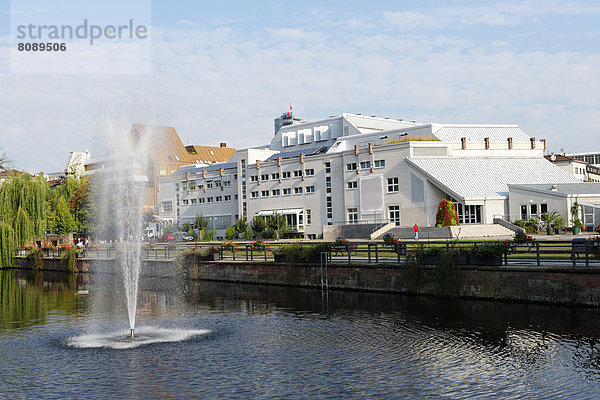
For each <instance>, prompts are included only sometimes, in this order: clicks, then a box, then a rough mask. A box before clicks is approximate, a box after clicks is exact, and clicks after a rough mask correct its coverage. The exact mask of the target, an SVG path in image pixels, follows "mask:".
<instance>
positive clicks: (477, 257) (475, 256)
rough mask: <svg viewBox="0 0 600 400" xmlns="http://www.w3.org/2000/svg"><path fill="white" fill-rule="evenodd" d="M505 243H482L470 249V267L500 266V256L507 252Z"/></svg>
mask: <svg viewBox="0 0 600 400" xmlns="http://www.w3.org/2000/svg"><path fill="white" fill-rule="evenodd" d="M507 250H508V249H507V243H506V242H484V243H482V244H480V245H475V246H473V248H472V249H471V264H472V265H502V255H504V253H505V252H506V251H507Z"/></svg>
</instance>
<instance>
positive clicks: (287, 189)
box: [283, 188, 292, 196]
mask: <svg viewBox="0 0 600 400" xmlns="http://www.w3.org/2000/svg"><path fill="white" fill-rule="evenodd" d="M290 194H292V189H290V188H284V189H283V195H284V196H288V195H290Z"/></svg>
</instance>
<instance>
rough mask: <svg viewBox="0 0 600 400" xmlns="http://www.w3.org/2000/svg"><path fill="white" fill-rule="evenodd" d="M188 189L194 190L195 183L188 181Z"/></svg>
mask: <svg viewBox="0 0 600 400" xmlns="http://www.w3.org/2000/svg"><path fill="white" fill-rule="evenodd" d="M188 187H189V188H190V190H196V181H190V182H189V183H188Z"/></svg>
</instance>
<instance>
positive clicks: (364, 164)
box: [360, 161, 371, 169]
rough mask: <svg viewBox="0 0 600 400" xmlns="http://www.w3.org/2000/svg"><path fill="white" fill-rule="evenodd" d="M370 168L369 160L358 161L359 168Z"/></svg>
mask: <svg viewBox="0 0 600 400" xmlns="http://www.w3.org/2000/svg"><path fill="white" fill-rule="evenodd" d="M369 168H371V161H363V162H361V163H360V169H369Z"/></svg>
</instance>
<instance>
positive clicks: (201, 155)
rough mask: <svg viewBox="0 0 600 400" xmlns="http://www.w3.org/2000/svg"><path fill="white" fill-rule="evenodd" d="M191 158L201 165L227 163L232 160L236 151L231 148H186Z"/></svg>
mask: <svg viewBox="0 0 600 400" xmlns="http://www.w3.org/2000/svg"><path fill="white" fill-rule="evenodd" d="M185 148H186V150H187V151H188V153H189V154H190V156H191V157H192V158H193V159H194V162H196V160H198V161H200V162H201V163H207V164H211V163H213V162H225V161H229V160H230V159H231V156H233V153H235V149H232V148H230V147H211V146H195V145H194V146H185Z"/></svg>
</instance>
